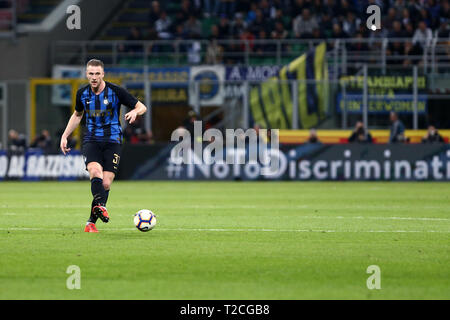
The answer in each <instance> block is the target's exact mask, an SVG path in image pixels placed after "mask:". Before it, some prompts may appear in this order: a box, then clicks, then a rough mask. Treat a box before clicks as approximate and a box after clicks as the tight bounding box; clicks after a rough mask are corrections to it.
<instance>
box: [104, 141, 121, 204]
mask: <svg viewBox="0 0 450 320" xmlns="http://www.w3.org/2000/svg"><path fill="white" fill-rule="evenodd" d="M120 154H121V146H120V145H119V144H117V143H109V144H107V145H106V146H105V148H104V152H103V188H104V189H105V192H106V201H108V197H109V192H110V190H111V184H112V183H113V181H114V178H115V176H116V173H117V170H118V169H119V161H120ZM105 204H106V202H105Z"/></svg>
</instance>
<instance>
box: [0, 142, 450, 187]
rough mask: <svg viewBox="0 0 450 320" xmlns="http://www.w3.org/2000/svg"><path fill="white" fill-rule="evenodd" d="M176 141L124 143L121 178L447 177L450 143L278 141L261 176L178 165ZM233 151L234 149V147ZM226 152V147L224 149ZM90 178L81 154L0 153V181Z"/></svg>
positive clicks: (253, 170)
mask: <svg viewBox="0 0 450 320" xmlns="http://www.w3.org/2000/svg"><path fill="white" fill-rule="evenodd" d="M174 145H175V144H156V145H125V146H124V148H123V152H122V157H121V163H120V169H119V172H118V174H117V179H118V180H171V181H177V180H193V181H194V180H262V181H263V180H265V181H268V180H292V181H293V180H297V181H320V180H332V181H449V180H450V147H449V146H448V145H447V144H423V145H389V144H386V145H353V144H346V145H325V144H303V145H280V149H279V151H280V152H279V153H276V154H277V156H276V157H275V158H272V159H276V158H278V159H279V161H280V162H279V164H280V166H279V169H278V170H277V171H276V172H275V173H274V175H272V176H263V175H262V174H261V169H262V167H263V166H262V165H261V164H260V163H258V164H250V163H247V164H243V165H233V164H217V163H215V164H212V165H208V164H205V163H202V164H187V165H186V164H175V163H174V162H173V161H172V160H171V158H170V153H171V150H172V148H173V147H174ZM233 151H234V152H235V150H233ZM224 154H226V150H225V152H224ZM82 179H88V174H87V171H86V170H85V165H84V162H83V157H82V155H81V154H80V153H79V152H78V151H73V152H71V154H70V155H69V156H63V155H61V154H59V155H45V154H43V153H42V152H41V151H39V150H37V151H36V150H34V151H29V152H27V153H25V154H24V155H11V154H8V153H7V152H5V151H0V180H21V181H39V180H82Z"/></svg>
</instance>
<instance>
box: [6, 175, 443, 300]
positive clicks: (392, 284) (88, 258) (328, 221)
mask: <svg viewBox="0 0 450 320" xmlns="http://www.w3.org/2000/svg"><path fill="white" fill-rule="evenodd" d="M449 196H450V184H448V183H342V182H340V183H334V182H322V183H319V182H317V183H316V182H269V183H261V182H241V183H239V182H119V181H117V182H115V183H114V184H113V187H112V190H111V194H110V200H109V202H108V210H109V213H110V216H111V221H110V223H108V224H103V223H102V222H101V221H99V222H98V223H97V225H98V229H99V231H100V232H99V233H98V234H89V233H84V232H83V228H84V224H85V221H86V219H87V218H88V212H89V208H90V202H91V194H90V185H89V182H87V181H86V182H43V183H21V182H1V183H0V299H450V268H449V266H450V206H449V204H450V199H449ZM144 208H146V209H150V210H153V211H154V212H155V213H156V214H157V217H158V224H157V226H156V228H155V229H154V230H152V231H150V232H147V233H142V232H139V231H138V230H137V229H136V228H135V227H134V225H133V214H134V213H135V212H136V211H138V210H139V209H144ZM70 265H76V266H79V268H80V270H81V289H80V290H76V289H75V290H69V289H67V287H66V280H67V278H68V277H69V276H70V275H69V274H67V273H66V270H67V268H68V266H70ZM370 265H377V266H379V267H380V270H381V277H380V279H381V289H379V290H376V289H375V290H369V289H368V288H367V285H366V281H367V278H368V277H369V276H371V274H368V273H367V272H366V271H367V268H368V266H370Z"/></svg>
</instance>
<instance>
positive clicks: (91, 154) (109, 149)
mask: <svg viewBox="0 0 450 320" xmlns="http://www.w3.org/2000/svg"><path fill="white" fill-rule="evenodd" d="M121 150H122V146H121V145H120V144H118V143H111V142H84V143H83V151H82V152H83V156H84V162H85V164H86V168H87V165H88V164H89V163H90V162H98V163H100V165H101V166H102V167H103V171H110V172H114V174H117V170H118V169H119V162H120V154H121Z"/></svg>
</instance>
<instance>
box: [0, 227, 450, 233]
mask: <svg viewBox="0 0 450 320" xmlns="http://www.w3.org/2000/svg"><path fill="white" fill-rule="evenodd" d="M80 230H81V231H82V228H81V229H80ZM134 230H136V229H135V228H106V229H100V230H99V231H100V232H103V231H106V232H107V231H134ZM155 230H157V231H189V232H193V231H194V232H281V233H288V232H293V233H305V232H316V233H450V230H448V231H445V230H444V231H442V230H309V229H220V228H156V229H155ZM0 231H61V232H64V231H65V232H71V231H72V232H73V231H75V230H73V229H70V230H67V229H60V228H59V229H58V228H19V227H12V228H0ZM81 231H80V232H81Z"/></svg>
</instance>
